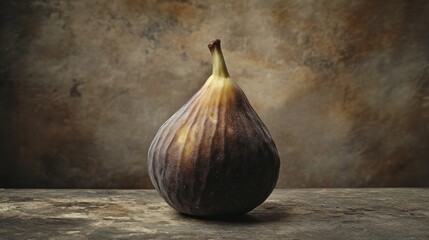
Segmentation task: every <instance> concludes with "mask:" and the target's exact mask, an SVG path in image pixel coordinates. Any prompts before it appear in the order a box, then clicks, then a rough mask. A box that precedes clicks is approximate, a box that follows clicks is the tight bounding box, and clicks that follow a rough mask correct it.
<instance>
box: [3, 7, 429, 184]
mask: <svg viewBox="0 0 429 240" xmlns="http://www.w3.org/2000/svg"><path fill="white" fill-rule="evenodd" d="M229 2H230V3H221V2H220V1H206V2H204V3H200V2H197V1H191V2H188V1H171V2H170V1H168V2H167V1H162V2H154V1H137V0H124V1H119V0H117V1H95V0H91V1H52V0H46V1H31V2H30V1H2V3H1V4H2V6H0V11H1V14H0V16H1V19H0V20H1V36H0V44H1V45H0V56H1V58H0V143H1V146H0V159H1V160H0V161H1V162H0V186H2V187H5V186H6V187H101V188H104V187H115V188H117V187H132V188H133V187H150V186H151V185H150V183H149V180H148V177H147V174H146V153H147V150H148V146H149V143H150V141H151V140H152V138H153V137H154V135H155V132H156V130H157V129H158V127H159V126H160V125H161V124H162V123H163V122H164V121H165V120H166V119H167V118H168V117H169V116H170V115H171V114H173V113H174V112H175V111H176V110H177V109H178V108H179V107H180V106H181V105H182V104H183V103H184V102H185V101H186V100H187V99H188V98H189V97H191V96H192V95H193V93H195V92H196V91H197V90H198V88H199V87H200V86H201V85H202V84H203V82H204V81H205V79H206V78H207V77H208V76H209V75H210V73H211V58H210V53H209V51H208V49H207V43H208V42H209V41H210V40H211V39H213V38H220V39H222V45H223V49H224V54H225V57H226V61H227V64H228V66H229V72H230V74H231V76H232V77H233V78H234V79H235V80H236V81H237V82H238V83H239V85H240V86H241V87H242V88H243V90H244V91H245V92H246V94H247V96H248V98H249V100H250V101H251V103H252V105H253V106H254V108H255V109H256V111H257V112H258V113H259V115H260V116H261V118H262V119H263V120H264V121H265V123H266V125H267V126H268V128H269V129H270V130H271V132H272V135H273V137H274V139H275V141H276V143H277V147H278V149H279V153H280V157H281V160H282V168H281V172H280V174H281V175H280V179H279V183H278V187H319V186H324V187H342V186H423V185H424V186H429V14H428V13H429V3H428V2H427V1H388V2H386V1H374V0H366V1H349V0H339V1H331V0H325V1H280V0H279V1H263V0H260V1H234V2H233V1H229Z"/></svg>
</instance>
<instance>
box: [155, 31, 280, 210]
mask: <svg viewBox="0 0 429 240" xmlns="http://www.w3.org/2000/svg"><path fill="white" fill-rule="evenodd" d="M209 49H210V51H211V52H212V55H213V60H214V62H216V61H218V65H216V64H215V63H214V66H213V67H214V69H213V75H212V76H211V77H210V78H209V79H208V80H207V82H206V83H205V84H204V85H203V86H202V87H201V89H200V90H199V91H198V92H197V93H196V94H195V95H194V96H193V97H192V98H191V99H190V100H189V101H188V102H187V103H186V104H185V105H184V106H182V107H181V108H180V109H179V110H178V111H177V112H176V113H175V114H174V115H173V116H172V117H171V118H170V119H168V120H167V122H165V123H164V124H163V125H162V126H161V128H160V129H159V130H158V132H157V134H156V136H155V138H154V140H153V141H152V144H151V146H150V148H149V153H148V171H149V176H150V179H151V181H152V183H153V185H154V187H155V189H156V190H157V191H158V192H159V194H160V195H161V196H162V197H163V198H164V199H165V201H166V202H167V203H168V204H169V205H170V206H171V207H173V208H174V209H176V210H177V211H178V212H181V213H184V214H189V215H194V216H208V217H214V216H226V215H239V214H245V213H247V212H249V211H251V210H253V209H254V208H255V207H257V206H258V205H260V204H261V203H263V202H264V201H265V200H266V199H267V198H268V196H269V195H270V194H271V192H272V191H273V189H274V187H275V185H276V182H277V179H278V174H279V167H280V159H279V155H278V153H277V148H276V145H275V143H274V141H273V139H272V137H271V135H270V133H269V131H268V129H267V128H266V126H265V125H264V123H263V122H262V121H261V119H260V118H259V116H258V115H257V113H256V112H255V110H254V109H253V108H252V106H251V105H250V103H249V101H248V99H247V97H246V96H245V94H244V92H243V91H242V90H241V89H240V87H239V86H238V85H237V84H236V83H235V82H233V81H232V80H231V79H230V78H229V74H228V72H227V70H226V66H225V62H224V59H223V55H222V52H221V49H220V41H219V40H218V39H217V40H214V41H212V42H211V43H210V44H209ZM215 68H216V69H215ZM219 68H221V69H219ZM222 68H223V69H222ZM217 73H221V74H217Z"/></svg>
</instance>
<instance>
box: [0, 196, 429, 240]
mask: <svg viewBox="0 0 429 240" xmlns="http://www.w3.org/2000/svg"><path fill="white" fill-rule="evenodd" d="M428 200H429V189H427V188H373V189H368V188H359V189H358V188H356V189H339V188H335V189H278V190H277V189H276V190H275V191H274V192H273V193H272V194H271V196H270V197H269V198H268V199H267V200H266V201H265V202H264V203H263V204H262V205H260V206H259V207H257V208H256V209H254V210H253V211H251V212H250V213H248V214H246V215H243V216H239V217H235V218H228V219H198V218H192V217H189V216H186V215H182V214H179V213H177V212H176V211H174V210H173V209H172V208H170V207H169V206H168V205H167V204H166V203H165V202H164V201H163V199H162V198H161V197H160V196H159V195H158V193H157V192H156V191H154V190H79V189H74V190H71V189H49V190H47V189H0V239H321V240H324V239H389V240H391V239H401V240H402V239H429V201H428Z"/></svg>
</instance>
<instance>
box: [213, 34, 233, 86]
mask: <svg viewBox="0 0 429 240" xmlns="http://www.w3.org/2000/svg"><path fill="white" fill-rule="evenodd" d="M209 49H210V52H211V53H212V59H213V72H212V75H213V76H217V77H224V78H228V77H229V73H228V69H227V68H226V64H225V59H224V58H223V54H222V49H221V47H220V40H219V39H216V40H213V41H211V42H210V44H209Z"/></svg>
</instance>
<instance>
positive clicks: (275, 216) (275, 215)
mask: <svg viewBox="0 0 429 240" xmlns="http://www.w3.org/2000/svg"><path fill="white" fill-rule="evenodd" d="M178 214H180V215H181V216H184V217H187V218H193V219H199V220H204V221H208V222H218V223H236V224H258V223H267V222H276V221H281V220H284V219H285V218H287V217H288V213H287V208H286V207H285V206H284V205H282V204H281V203H278V202H265V203H263V204H261V205H260V206H258V207H257V208H255V209H254V210H253V211H251V212H248V213H246V214H242V215H227V216H210V217H205V216H192V215H188V214H183V213H178Z"/></svg>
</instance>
